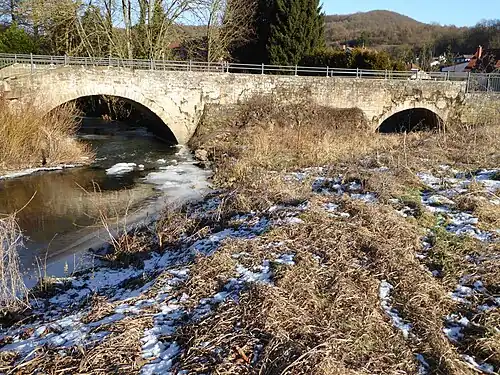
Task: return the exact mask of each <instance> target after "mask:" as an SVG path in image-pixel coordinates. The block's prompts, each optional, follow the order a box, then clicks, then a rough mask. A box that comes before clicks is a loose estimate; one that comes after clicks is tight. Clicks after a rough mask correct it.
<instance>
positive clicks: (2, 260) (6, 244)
mask: <svg viewBox="0 0 500 375" xmlns="http://www.w3.org/2000/svg"><path fill="white" fill-rule="evenodd" d="M22 248H23V236H22V233H21V230H20V228H19V227H18V225H17V221H16V218H15V215H9V216H5V217H4V216H0V320H4V319H8V316H7V315H10V314H15V313H16V312H18V311H19V310H20V309H23V308H26V307H27V303H28V300H27V295H28V291H27V289H26V287H25V285H24V281H23V277H22V275H21V272H20V269H19V250H20V249H22Z"/></svg>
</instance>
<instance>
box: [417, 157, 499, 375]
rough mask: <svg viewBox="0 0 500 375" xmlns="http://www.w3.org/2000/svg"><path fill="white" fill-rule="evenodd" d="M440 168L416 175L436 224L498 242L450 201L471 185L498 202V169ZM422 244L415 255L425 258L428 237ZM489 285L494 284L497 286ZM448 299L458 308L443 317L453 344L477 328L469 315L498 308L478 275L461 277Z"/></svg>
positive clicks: (483, 367)
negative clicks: (420, 249)
mask: <svg viewBox="0 0 500 375" xmlns="http://www.w3.org/2000/svg"><path fill="white" fill-rule="evenodd" d="M441 170H442V171H441V172H442V173H441V175H439V176H435V175H433V174H431V173H420V174H418V177H419V178H420V180H421V181H422V183H424V184H425V185H426V186H427V190H426V191H424V193H423V194H422V204H423V205H424V207H425V208H426V209H427V210H428V211H429V212H432V213H433V214H434V215H436V216H437V218H438V223H439V224H440V225H441V226H442V227H444V228H445V230H446V231H447V232H449V233H451V234H453V235H456V236H470V237H472V238H475V239H477V240H479V241H481V242H483V243H485V244H488V243H494V242H498V241H499V240H500V237H499V229H498V228H497V229H496V230H495V231H487V230H484V229H481V228H480V221H479V219H478V218H477V217H475V216H474V215H473V213H471V212H464V211H461V210H460V209H459V208H458V207H457V204H456V202H455V201H454V200H456V198H458V197H459V196H461V195H464V194H468V193H469V188H470V187H471V185H472V184H474V185H475V186H474V188H475V189H479V190H480V191H482V193H483V194H484V195H485V196H486V198H485V199H487V200H489V202H490V203H491V204H492V205H498V204H499V203H500V202H499V201H498V192H499V191H500V179H499V177H500V169H492V170H479V171H476V172H475V173H462V172H459V171H455V170H453V169H451V168H449V167H447V166H441ZM450 174H451V176H450ZM422 247H423V253H422V254H420V255H419V258H420V259H422V260H425V258H426V257H427V254H428V252H429V251H430V250H431V249H432V245H431V241H430V238H429V237H426V238H424V240H423V243H422ZM492 256H495V255H492ZM465 260H466V261H468V262H471V263H477V262H479V263H480V262H481V261H484V260H486V259H477V257H476V256H475V254H468V255H466V256H465ZM432 274H433V275H434V276H437V277H438V276H440V272H439V271H437V270H432ZM493 287H498V285H497V286H493ZM450 298H451V299H452V300H454V301H456V302H457V303H458V304H459V306H460V310H459V311H457V312H456V313H452V314H450V315H449V316H447V317H444V321H445V325H444V327H443V333H444V334H445V335H446V336H447V337H448V339H449V340H450V341H451V342H453V343H455V344H457V345H459V344H460V342H461V341H463V340H464V338H465V335H466V333H465V332H466V331H467V329H470V328H472V327H473V326H476V328H477V327H479V326H477V324H476V323H473V322H472V321H471V320H470V319H469V318H470V317H472V316H477V315H478V314H481V313H487V312H489V311H493V310H496V309H498V308H500V298H499V297H498V296H495V295H494V294H493V293H492V292H491V291H490V290H489V289H488V288H486V287H485V286H484V284H483V282H482V281H481V280H480V279H478V275H465V276H463V277H461V278H460V280H459V283H458V284H457V286H456V288H455V290H453V291H451V292H450ZM478 301H479V304H478V303H477V302H478ZM462 358H463V359H464V361H466V362H467V363H468V364H469V365H470V366H472V367H473V368H474V369H476V370H478V371H479V372H482V373H486V374H495V373H497V372H495V369H494V366H493V365H491V364H489V363H487V362H481V361H479V360H477V358H474V356H472V355H470V354H468V353H463V354H462ZM498 370H499V369H496V371H498Z"/></svg>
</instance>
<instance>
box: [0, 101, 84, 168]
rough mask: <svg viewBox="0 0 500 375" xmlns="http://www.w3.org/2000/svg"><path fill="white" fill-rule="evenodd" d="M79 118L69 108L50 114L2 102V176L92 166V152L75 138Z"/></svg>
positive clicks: (0, 150)
mask: <svg viewBox="0 0 500 375" xmlns="http://www.w3.org/2000/svg"><path fill="white" fill-rule="evenodd" d="M76 116H77V112H76V110H75V108H74V107H72V106H70V105H66V106H63V107H60V108H56V109H54V110H53V111H51V112H50V113H48V114H47V113H45V112H44V111H43V110H42V109H41V108H38V107H35V106H33V105H30V104H27V105H23V106H22V107H21V106H20V107H17V106H16V105H13V104H10V103H8V102H7V101H6V100H4V99H0V134H2V137H1V138H0V155H1V156H0V176H5V175H10V174H12V173H15V172H19V171H22V172H20V173H24V174H27V173H33V172H34V171H37V170H48V169H54V168H65V167H69V166H73V165H84V164H88V163H91V162H92V159H93V156H94V155H93V152H92V150H91V149H90V147H88V146H87V145H85V144H84V143H81V142H79V141H77V140H76V139H75V137H74V136H75V133H76V131H77V128H78V123H77V121H76V120H75V119H76Z"/></svg>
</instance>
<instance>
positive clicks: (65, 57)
mask: <svg viewBox="0 0 500 375" xmlns="http://www.w3.org/2000/svg"><path fill="white" fill-rule="evenodd" d="M66 65H68V55H66V54H64V66H66Z"/></svg>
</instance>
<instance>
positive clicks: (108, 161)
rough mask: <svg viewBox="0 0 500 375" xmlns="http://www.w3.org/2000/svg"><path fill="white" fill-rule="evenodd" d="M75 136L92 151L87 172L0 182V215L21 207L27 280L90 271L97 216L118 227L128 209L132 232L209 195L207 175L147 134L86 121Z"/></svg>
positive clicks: (101, 237)
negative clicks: (161, 214)
mask: <svg viewBox="0 0 500 375" xmlns="http://www.w3.org/2000/svg"><path fill="white" fill-rule="evenodd" d="M78 137H79V138H81V139H82V141H84V142H88V143H90V144H91V145H92V148H93V150H94V152H95V154H96V158H95V162H93V163H92V164H91V165H88V166H83V167H76V168H68V169H63V170H56V171H45V172H38V173H33V174H30V175H26V176H22V177H17V178H8V179H2V180H0V213H12V212H14V211H17V210H19V209H21V208H22V207H24V206H25V207H24V208H23V209H22V210H21V211H19V212H18V214H17V218H18V221H19V225H20V227H21V229H22V230H23V232H24V235H25V238H26V243H25V245H26V248H25V249H24V250H23V251H22V253H21V254H20V257H21V266H22V269H23V271H24V272H25V273H26V274H27V275H28V276H34V275H36V274H38V273H39V272H43V273H44V274H45V273H46V274H47V275H51V276H64V274H65V273H70V272H72V271H73V270H75V269H78V268H79V267H81V266H82V264H88V262H89V259H90V255H89V253H88V251H87V250H88V249H89V248H95V247H98V246H100V245H102V243H103V241H106V237H107V233H106V232H105V231H104V230H103V229H102V225H100V217H101V215H104V216H105V217H106V218H107V219H108V220H109V221H110V222H112V223H115V222H116V221H115V220H114V219H113V218H114V217H117V216H119V217H121V218H123V217H125V215H124V212H125V210H127V215H126V217H127V219H126V224H127V225H128V226H130V225H133V224H137V223H141V222H144V221H147V220H151V219H152V218H154V216H155V215H157V214H158V213H159V211H160V210H161V209H163V208H164V207H165V206H166V205H167V204H169V203H175V202H183V201H185V200H186V199H196V198H199V197H200V196H201V195H202V194H203V192H204V191H206V189H207V188H208V183H207V178H208V176H209V171H207V170H203V169H201V168H199V167H197V166H196V164H195V162H194V160H193V159H192V157H191V154H190V152H189V151H188V150H187V149H185V148H182V147H177V146H174V147H172V146H169V145H167V144H165V143H164V142H162V141H160V140H158V139H156V138H155V137H154V136H153V135H152V134H151V133H148V132H147V130H146V129H145V128H135V129H132V128H130V127H127V126H124V124H120V123H111V124H108V123H102V121H99V120H97V119H86V120H85V121H84V122H83V126H82V128H81V129H80V132H79V135H78ZM28 202H29V204H27V203H28ZM26 204H27V205H26ZM123 225H124V224H123V221H122V222H120V224H119V226H120V228H122V227H123Z"/></svg>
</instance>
